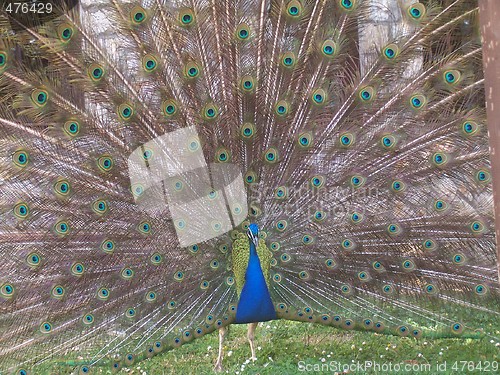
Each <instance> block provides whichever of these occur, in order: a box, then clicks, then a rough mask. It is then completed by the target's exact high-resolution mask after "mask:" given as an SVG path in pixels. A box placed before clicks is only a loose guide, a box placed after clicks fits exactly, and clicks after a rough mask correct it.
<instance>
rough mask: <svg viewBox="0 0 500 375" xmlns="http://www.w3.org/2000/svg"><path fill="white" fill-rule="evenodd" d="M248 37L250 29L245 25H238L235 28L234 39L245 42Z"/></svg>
mask: <svg viewBox="0 0 500 375" xmlns="http://www.w3.org/2000/svg"><path fill="white" fill-rule="evenodd" d="M249 37H250V28H249V27H248V25H247V24H246V23H240V24H239V25H238V27H237V28H236V38H237V39H238V40H240V41H244V40H247V39H248V38H249Z"/></svg>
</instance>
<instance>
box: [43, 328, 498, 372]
mask: <svg viewBox="0 0 500 375" xmlns="http://www.w3.org/2000/svg"><path fill="white" fill-rule="evenodd" d="M246 328H247V326H246V325H232V326H231V327H230V332H229V336H228V339H227V340H226V342H225V345H224V348H225V357H224V373H229V374H236V373H239V374H261V375H264V374H270V375H278V374H304V373H311V374H319V373H330V374H334V373H335V370H336V368H335V367H334V366H331V367H330V366H329V364H330V363H332V361H336V362H337V363H341V364H351V363H353V362H354V363H357V362H359V363H363V364H364V363H365V361H371V362H377V363H378V364H379V365H384V364H385V365H386V366H388V365H389V364H392V366H395V365H396V364H402V365H403V366H406V365H409V366H410V368H409V370H410V371H403V370H400V371H392V372H391V371H385V370H384V369H383V368H381V369H380V371H375V370H374V369H373V368H367V369H366V372H365V370H364V369H360V370H356V369H353V370H354V371H350V372H349V373H351V374H354V373H356V374H364V373H367V374H386V373H389V374H390V373H394V374H396V373H402V374H451V373H455V374H462V373H478V374H479V373H482V374H494V373H495V371H493V369H494V368H493V367H491V364H490V367H489V370H490V371H485V367H486V366H487V361H489V362H493V361H497V363H500V355H499V353H500V344H499V343H498V342H497V341H495V340H491V339H490V338H481V339H420V340H416V339H414V338H407V337H396V336H388V335H379V334H375V333H368V332H358V331H343V330H338V329H335V328H332V327H324V326H321V325H314V324H310V323H297V322H289V321H276V322H267V323H261V324H259V327H258V328H257V331H256V336H255V343H256V346H257V348H258V350H257V361H255V362H252V361H247V359H249V358H250V347H249V345H248V342H247V340H246ZM217 351H218V335H217V333H216V332H214V333H212V334H210V335H207V336H205V337H203V338H200V339H197V340H195V341H193V342H192V343H190V344H187V345H184V346H182V347H180V348H177V349H174V350H171V351H169V352H166V353H162V354H160V355H157V356H155V357H153V358H151V359H148V360H145V361H142V362H140V363H138V364H135V365H133V366H131V367H130V368H124V369H123V370H122V371H121V372H120V374H136V375H142V374H144V373H145V374H148V375H163V374H165V375H166V374H214V372H213V366H214V363H215V361H216V359H217ZM302 361H303V362H302ZM460 361H471V363H472V362H474V364H475V366H477V365H478V364H479V363H482V365H483V371H482V372H481V371H479V369H475V370H474V371H468V368H467V367H465V369H462V363H460ZM299 362H300V363H302V364H303V365H304V367H305V366H306V365H307V366H308V369H309V370H310V371H308V372H306V371H300V369H299V365H298V364H299ZM445 362H446V366H447V368H446V371H438V369H437V367H436V365H437V364H440V365H441V370H444V368H443V366H444V364H445ZM454 364H456V365H457V366H458V367H456V368H455V370H456V371H454V368H453V365H454ZM321 365H323V367H321ZM420 365H430V366H431V367H430V371H429V370H428V369H426V368H425V367H423V368H421V367H418V368H420V369H421V370H417V369H418V368H415V369H412V366H420ZM304 367H303V369H304ZM315 369H317V370H319V371H314V370H315ZM54 370H55V371H54ZM43 371H44V372H41V373H47V374H63V373H66V372H61V369H60V368H58V369H57V370H56V369H55V368H54V367H52V371H51V370H50V369H48V368H45V369H44V370H43ZM37 373H38V372H37ZM68 373H71V372H68ZM93 373H102V374H105V373H107V371H106V370H104V369H99V370H97V371H94V372H93ZM497 373H498V372H497Z"/></svg>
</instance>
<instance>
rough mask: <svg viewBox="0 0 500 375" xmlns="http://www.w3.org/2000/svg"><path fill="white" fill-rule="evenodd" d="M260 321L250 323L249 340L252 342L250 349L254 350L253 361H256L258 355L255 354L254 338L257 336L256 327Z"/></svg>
mask: <svg viewBox="0 0 500 375" xmlns="http://www.w3.org/2000/svg"><path fill="white" fill-rule="evenodd" d="M257 324H258V323H250V324H249V325H248V334H247V337H248V342H249V343H250V350H251V351H252V361H255V360H256V359H257V357H256V356H255V345H254V343H253V339H254V338H255V329H256V328H257Z"/></svg>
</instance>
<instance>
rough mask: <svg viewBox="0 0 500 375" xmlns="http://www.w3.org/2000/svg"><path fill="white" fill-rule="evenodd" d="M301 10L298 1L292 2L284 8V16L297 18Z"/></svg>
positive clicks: (293, 0)
mask: <svg viewBox="0 0 500 375" xmlns="http://www.w3.org/2000/svg"><path fill="white" fill-rule="evenodd" d="M302 10H303V8H302V4H301V3H300V2H299V1H298V0H292V1H290V2H289V3H288V4H287V6H286V14H287V15H288V16H290V17H292V18H299V17H300V16H301V15H302Z"/></svg>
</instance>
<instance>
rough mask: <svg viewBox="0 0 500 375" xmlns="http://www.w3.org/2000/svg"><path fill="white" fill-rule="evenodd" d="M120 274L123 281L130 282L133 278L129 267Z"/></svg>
mask: <svg viewBox="0 0 500 375" xmlns="http://www.w3.org/2000/svg"><path fill="white" fill-rule="evenodd" d="M120 274H121V276H122V277H123V278H124V279H125V280H130V279H131V278H132V277H134V274H135V272H134V270H132V269H131V268H130V267H126V268H124V269H123V270H122V271H121V273H120Z"/></svg>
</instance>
